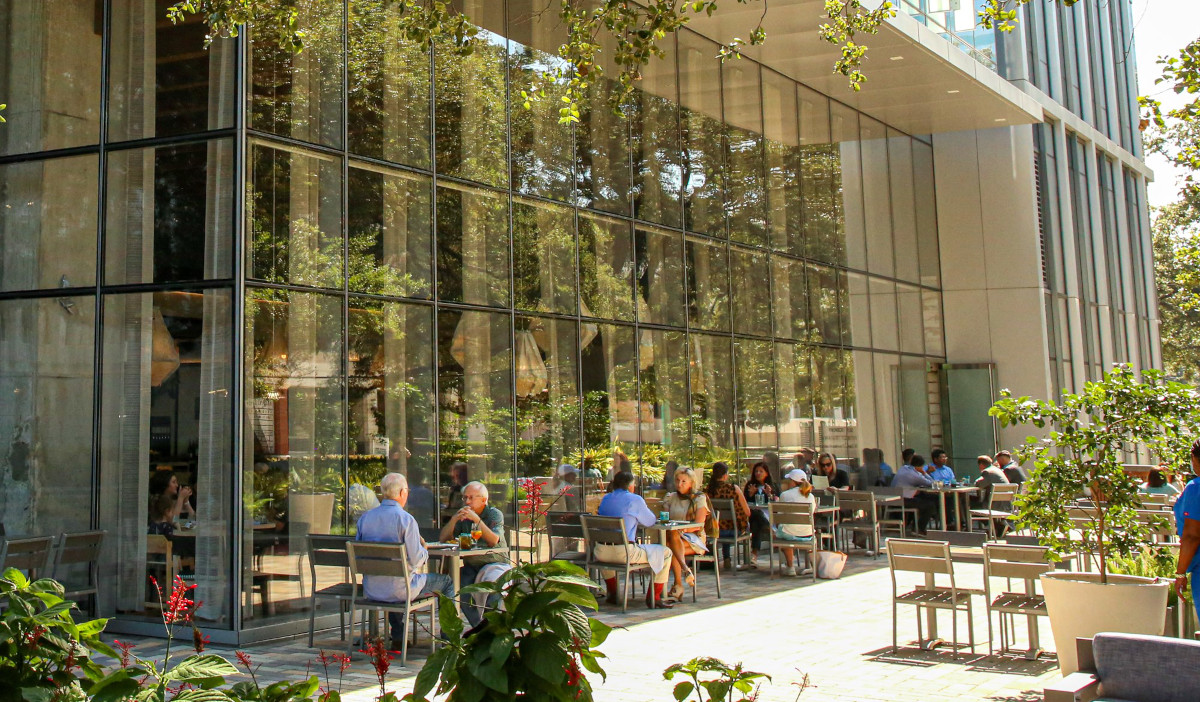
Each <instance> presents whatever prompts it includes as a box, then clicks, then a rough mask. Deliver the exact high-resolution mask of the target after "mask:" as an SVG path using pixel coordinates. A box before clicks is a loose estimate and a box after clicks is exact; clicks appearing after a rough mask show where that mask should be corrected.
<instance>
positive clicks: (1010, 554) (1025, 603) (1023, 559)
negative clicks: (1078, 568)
mask: <svg viewBox="0 0 1200 702" xmlns="http://www.w3.org/2000/svg"><path fill="white" fill-rule="evenodd" d="M1049 551H1050V549H1048V548H1046V547H1045V546H1010V545H1007V544H1005V545H1000V544H984V545H983V593H984V601H985V602H986V603H987V615H988V653H989V654H991V652H992V613H993V612H995V613H996V614H998V615H999V617H1000V652H1001V653H1004V652H1005V651H1007V650H1008V647H1009V644H1010V640H1009V638H1008V629H1006V628H1005V626H1004V618H1005V616H1006V615H1007V616H1008V618H1009V623H1010V626H1011V624H1012V620H1013V619H1015V617H1017V616H1022V615H1023V616H1027V617H1045V616H1047V615H1048V613H1047V611H1046V598H1045V597H1044V596H1043V595H1041V594H1039V593H1038V592H1037V581H1038V578H1040V577H1041V575H1042V573H1049V572H1051V571H1053V570H1054V568H1055V566H1054V564H1053V563H1051V562H1050V561H1049V560H1047V557H1046V554H1047V553H1048V552H1049ZM992 578H1004V579H1005V580H1006V581H1007V585H1006V588H1005V589H1006V591H1005V592H1001V593H1000V594H999V595H997V596H996V597H995V598H994V599H993V597H992ZM1013 580H1017V581H1018V582H1021V583H1023V590H1022V591H1021V592H1009V591H1007V590H1008V589H1010V588H1012V581H1013ZM1036 627H1037V624H1031V629H1030V631H1032V632H1036ZM1029 648H1030V653H1031V654H1033V656H1034V657H1036V655H1037V640H1036V638H1034V639H1033V640H1031V641H1030V642H1029Z"/></svg>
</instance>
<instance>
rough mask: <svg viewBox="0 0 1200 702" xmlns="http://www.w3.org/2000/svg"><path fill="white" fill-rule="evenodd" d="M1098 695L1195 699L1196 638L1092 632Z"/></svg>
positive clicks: (1152, 701) (1199, 653)
mask: <svg viewBox="0 0 1200 702" xmlns="http://www.w3.org/2000/svg"><path fill="white" fill-rule="evenodd" d="M1092 651H1093V654H1094V655H1095V658H1096V676H1097V677H1099V678H1100V694H1101V696H1103V697H1105V698H1122V699H1128V700H1135V701H1136V702H1195V701H1196V699H1197V698H1198V697H1200V641H1186V640H1184V639H1171V638H1166V637H1163V636H1145V635H1142V634H1111V633H1103V634H1096V637H1095V638H1094V639H1093V640H1092Z"/></svg>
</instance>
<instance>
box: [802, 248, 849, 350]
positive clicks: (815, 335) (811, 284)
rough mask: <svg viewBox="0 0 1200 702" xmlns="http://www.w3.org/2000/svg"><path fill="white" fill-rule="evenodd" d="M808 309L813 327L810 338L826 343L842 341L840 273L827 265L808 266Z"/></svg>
mask: <svg viewBox="0 0 1200 702" xmlns="http://www.w3.org/2000/svg"><path fill="white" fill-rule="evenodd" d="M808 305H809V307H808V309H809V315H810V317H811V319H810V321H809V324H810V325H811V327H812V331H811V333H810V335H809V336H810V338H811V340H813V341H817V342H823V343H826V344H840V343H841V342H842V331H841V318H840V314H839V307H838V273H837V271H836V270H834V269H832V268H827V267H825V266H814V265H810V266H809V267H808Z"/></svg>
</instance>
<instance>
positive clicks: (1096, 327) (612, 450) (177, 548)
mask: <svg viewBox="0 0 1200 702" xmlns="http://www.w3.org/2000/svg"><path fill="white" fill-rule="evenodd" d="M301 6H302V12H301V23H302V25H303V26H304V28H305V30H306V32H307V39H306V46H305V49H304V51H303V52H301V53H299V54H294V53H293V52H291V51H290V50H289V49H288V48H286V47H285V46H283V45H282V42H281V40H280V37H279V36H276V35H274V34H273V32H274V30H273V29H272V28H271V27H258V28H255V30H254V31H253V32H251V33H250V34H249V35H248V36H247V35H243V36H242V37H239V38H237V39H225V40H218V41H216V42H214V43H213V44H212V46H211V47H209V48H207V49H206V48H205V46H204V35H205V31H204V26H203V25H202V24H198V23H186V24H183V25H177V26H176V25H171V24H170V23H168V22H165V21H164V20H163V18H162V16H161V15H162V13H163V8H164V5H163V4H161V3H134V2H131V1H129V0H108V1H107V2H101V3H96V2H90V1H89V2H84V1H83V0H59V1H58V2H55V3H36V2H30V1H28V0H10V1H9V2H4V3H0V36H2V37H3V38H4V41H3V43H2V46H3V47H5V48H4V49H3V50H2V51H0V95H3V96H4V98H5V99H6V100H7V102H8V104H9V109H8V111H7V112H6V113H5V114H6V117H7V119H8V123H7V124H5V125H2V126H0V197H2V199H3V205H4V206H3V209H0V249H2V250H3V256H2V258H0V398H3V399H0V437H3V442H4V443H3V444H2V445H0V523H3V524H4V526H5V529H6V532H7V534H8V535H9V536H10V537H11V536H13V535H23V534H46V533H58V532H61V531H73V530H82V529H87V528H90V527H99V528H103V529H105V530H107V532H108V539H107V546H106V557H105V567H104V568H103V580H104V582H103V583H102V584H101V585H102V587H101V593H102V594H101V598H100V599H101V601H100V603H99V606H100V609H101V610H102V611H104V612H105V613H107V614H116V615H117V621H116V622H115V623H114V624H113V626H116V627H123V628H125V629H131V630H142V629H145V630H147V631H152V629H150V628H149V627H150V623H151V622H153V621H154V619H155V617H154V615H153V608H152V606H150V605H149V604H148V602H152V601H153V595H152V593H151V592H149V590H148V586H147V578H146V575H147V573H151V572H156V573H159V574H160V575H161V574H164V570H165V566H166V565H168V564H169V565H171V566H176V565H177V566H178V567H179V568H180V569H181V572H183V573H185V574H186V577H187V578H188V579H191V580H193V581H194V582H195V583H196V584H197V588H198V592H197V597H196V599H197V600H201V601H203V602H204V605H203V607H202V608H201V610H200V612H199V615H198V616H199V620H200V621H201V622H202V624H203V625H204V626H205V627H206V629H208V630H210V633H212V634H213V635H214V639H215V640H239V641H250V640H255V639H262V638H268V637H273V636H280V635H288V634H292V633H296V632H298V631H302V630H303V629H304V628H305V626H306V625H307V617H308V610H307V598H306V594H307V592H308V588H309V587H310V586H311V583H310V577H309V567H308V564H307V563H306V562H305V560H304V559H303V553H304V549H305V538H304V537H305V535H306V534H308V533H345V532H346V531H348V530H352V529H353V525H354V520H355V517H356V516H357V514H359V513H360V512H361V511H362V510H363V509H365V508H366V507H367V506H369V505H370V504H371V500H372V499H373V498H372V496H371V492H372V487H373V486H374V485H375V484H377V482H378V480H379V479H380V477H381V476H382V475H383V474H384V473H385V471H400V472H404V473H406V474H407V475H408V476H409V480H410V484H411V485H412V486H413V492H412V496H411V497H410V501H409V505H408V506H409V509H410V511H412V512H413V513H414V514H415V515H417V516H418V518H419V519H420V520H421V521H422V523H423V524H424V525H425V526H426V527H427V528H429V529H433V528H434V526H435V524H437V523H438V515H439V514H440V513H441V512H442V511H443V510H444V509H445V508H447V507H448V506H453V500H454V498H453V495H454V491H453V485H454V484H455V481H456V479H457V478H458V476H460V475H461V474H462V473H463V472H464V471H460V470H459V469H458V468H454V467H453V464H455V463H456V462H462V463H464V464H465V465H466V469H465V474H466V477H467V478H469V479H473V480H481V481H484V482H485V483H487V484H488V485H489V488H490V490H491V495H492V501H493V503H496V504H499V505H500V506H502V507H503V508H504V509H505V510H506V514H507V515H508V517H509V519H510V520H512V521H514V522H515V521H516V520H517V514H516V502H517V500H518V498H519V496H520V493H519V484H518V479H520V478H535V477H544V476H550V475H552V474H554V472H555V469H556V467H557V466H558V465H559V464H561V463H571V464H573V465H577V466H579V467H580V468H582V469H584V472H585V473H586V477H585V482H586V487H587V489H588V490H589V491H590V492H592V493H593V494H597V491H598V490H600V489H601V488H600V486H601V485H602V481H603V478H604V477H605V475H606V473H607V472H608V471H609V470H610V469H611V467H612V466H613V465H614V464H615V465H617V466H621V465H623V463H624V462H625V461H628V462H629V466H630V467H631V468H632V469H633V470H635V471H637V472H638V473H639V474H641V476H642V479H643V483H644V484H645V485H648V486H651V487H653V485H654V484H656V483H658V482H659V481H660V480H661V479H662V474H663V471H664V467H665V466H666V465H667V464H668V462H669V461H676V462H678V463H682V464H695V465H699V466H704V465H708V464H711V463H712V462H713V461H715V460H725V461H727V462H729V463H731V464H734V465H739V466H743V465H745V464H746V462H747V461H752V460H754V459H756V458H757V457H759V456H761V455H762V454H763V453H764V452H767V451H777V452H779V453H782V454H785V458H784V460H787V458H788V457H787V454H790V453H793V452H795V450H796V449H798V448H799V447H800V446H818V447H820V448H821V449H822V450H828V451H831V452H833V453H835V454H837V455H838V456H839V458H840V459H841V460H842V461H844V462H846V463H848V464H850V465H852V466H857V464H858V462H859V457H860V456H862V450H863V449H864V448H873V447H879V448H881V449H882V451H883V453H884V456H885V459H886V460H888V462H890V463H892V464H893V465H895V464H896V463H897V460H898V454H899V451H900V448H901V447H902V446H910V445H911V446H914V447H916V448H918V450H926V449H928V448H931V447H933V446H936V445H947V446H949V447H951V449H952V455H954V456H955V457H956V458H958V459H959V463H960V464H962V467H964V468H967V467H968V466H967V465H966V464H965V462H964V460H963V459H962V458H961V457H968V456H973V455H975V453H978V452H979V451H984V450H986V451H991V450H994V449H995V448H996V446H997V445H998V443H997V442H998V441H999V442H1001V443H1012V442H1013V441H1014V440H1015V438H1019V437H1008V436H1003V435H1001V436H999V437H998V436H997V434H996V429H995V427H994V426H993V425H992V424H991V422H990V420H988V419H987V417H986V414H985V410H986V407H987V406H988V405H989V404H990V402H991V400H992V398H993V396H994V394H995V391H996V388H998V387H1000V386H1006V387H1012V388H1013V389H1014V390H1015V391H1017V392H1018V393H1021V394H1030V395H1037V396H1051V395H1053V394H1054V393H1056V392H1057V391H1058V390H1060V389H1069V388H1073V387H1077V386H1078V385H1079V384H1080V383H1081V382H1082V381H1083V380H1084V379H1085V378H1088V377H1093V376H1095V375H1096V374H1098V373H1099V372H1100V370H1101V369H1102V368H1103V367H1104V366H1106V365H1108V364H1109V363H1111V362H1113V361H1123V360H1127V361H1130V362H1133V363H1134V364H1135V365H1137V366H1139V367H1150V366H1154V365H1156V364H1157V363H1158V351H1157V343H1158V342H1157V335H1156V328H1155V311H1154V296H1153V287H1152V280H1151V279H1150V276H1151V271H1152V268H1151V266H1150V258H1149V256H1150V254H1149V235H1148V231H1147V230H1148V226H1147V214H1146V208H1145V197H1144V192H1145V189H1144V181H1145V178H1146V177H1147V176H1148V172H1147V170H1146V168H1145V166H1144V164H1143V163H1142V162H1141V160H1140V151H1139V148H1140V147H1139V146H1138V141H1137V137H1138V135H1137V132H1136V130H1135V129H1134V128H1133V127H1134V125H1133V120H1134V119H1136V113H1135V107H1134V104H1133V95H1134V91H1135V87H1134V85H1133V71H1132V62H1131V59H1129V58H1128V57H1127V56H1126V55H1125V54H1124V53H1119V52H1115V51H1114V49H1113V47H1117V46H1120V47H1128V46H1129V45H1130V41H1131V36H1130V24H1129V22H1128V4H1127V3H1110V4H1109V5H1106V6H1104V7H1105V8H1110V6H1111V9H1104V10H1103V11H1102V12H1100V11H1097V10H1096V8H1088V9H1086V10H1080V9H1076V10H1075V12H1074V13H1072V12H1070V11H1067V12H1061V13H1055V12H1054V11H1053V8H1052V9H1051V11H1049V12H1048V13H1047V12H1043V11H1042V9H1041V8H1040V7H1039V8H1037V9H1036V10H1030V11H1029V13H1028V16H1027V17H1025V18H1024V19H1025V20H1026V22H1025V24H1023V25H1022V26H1023V27H1024V33H1018V34H1015V35H1012V36H1004V37H1001V38H999V39H998V38H997V37H996V35H995V34H994V33H991V32H983V31H981V30H978V29H971V28H967V27H965V25H964V23H963V18H964V16H963V15H962V11H961V10H958V11H956V10H953V9H944V8H942V9H943V11H941V12H931V10H937V9H939V8H936V7H928V6H925V7H916V6H908V5H905V9H906V10H908V12H906V13H905V14H902V15H901V16H899V17H897V18H895V20H893V21H891V22H889V23H888V24H887V25H886V26H885V27H884V28H883V29H882V30H881V32H880V34H879V35H877V36H876V37H874V38H873V40H872V42H871V46H872V54H873V56H875V57H876V58H874V59H873V60H872V61H873V63H872V64H871V65H870V66H869V75H870V83H869V84H868V86H867V88H866V89H864V90H863V91H862V92H861V93H852V92H850V91H849V90H848V89H847V88H846V85H845V80H844V78H841V77H838V76H831V75H829V74H828V73H829V71H828V67H829V65H830V64H831V62H832V60H833V56H834V52H835V51H836V49H835V47H831V46H828V45H826V44H823V43H821V42H820V41H819V40H817V39H816V38H815V32H813V31H812V27H814V26H815V25H816V24H817V23H818V15H819V14H820V11H821V7H822V4H821V3H819V2H815V1H814V0H790V1H789V2H780V3H778V4H777V3H774V2H773V3H772V5H771V13H772V15H771V18H772V22H771V26H772V27H773V30H772V32H771V36H770V38H769V40H768V42H767V44H766V45H764V46H762V47H755V48H753V49H752V50H750V51H748V52H747V57H746V58H744V59H742V60H737V61H728V62H726V63H724V64H722V63H721V62H720V61H719V60H718V59H717V58H716V54H717V48H718V46H717V44H716V43H715V42H714V40H715V39H727V38H728V37H730V36H734V35H738V34H740V35H743V36H744V35H745V33H746V32H747V31H748V28H747V27H746V25H747V23H750V24H749V25H748V26H749V27H753V22H755V21H756V18H757V16H758V14H759V13H760V12H761V9H760V8H757V7H753V6H750V7H742V6H740V5H739V6H738V7H731V8H728V11H726V10H725V9H724V8H723V9H722V11H721V12H720V13H718V14H717V15H714V16H713V17H711V18H706V19H704V20H699V21H697V22H696V23H694V25H693V27H692V29H689V30H686V31H682V32H680V33H679V34H678V36H677V37H674V38H672V39H671V40H670V41H669V42H668V43H667V57H666V58H665V59H663V60H656V61H655V62H654V63H653V64H652V65H651V66H650V67H648V68H647V70H646V72H645V75H644V77H643V79H642V80H641V81H640V82H639V85H638V87H637V89H636V90H635V92H634V95H633V96H632V97H631V98H630V99H629V100H628V101H626V102H625V103H623V104H620V105H617V106H616V110H614V108H613V106H611V105H610V100H609V97H610V96H611V95H612V94H613V93H614V87H613V85H612V84H611V83H610V82H608V81H607V80H606V79H602V80H599V81H596V82H595V83H594V84H593V85H592V86H591V91H592V95H591V99H590V101H589V103H588V104H586V105H585V106H584V107H585V109H584V111H583V114H582V119H581V121H580V123H579V124H577V125H574V126H564V125H561V124H559V123H558V110H557V107H556V105H555V104H554V101H553V100H549V101H546V102H539V103H535V104H534V105H533V106H532V108H531V109H526V108H525V107H524V106H523V105H522V103H523V98H522V97H521V90H522V89H523V88H524V86H526V85H528V83H529V81H530V80H531V78H532V76H533V72H535V71H537V70H538V69H539V68H540V67H543V66H546V65H551V64H552V63H553V62H554V61H555V60H556V58H555V57H554V56H553V53H552V52H553V50H554V47H556V46H557V44H558V43H559V42H560V41H561V39H562V37H563V30H562V28H561V27H559V26H555V24H554V23H553V21H552V20H550V19H548V17H547V16H546V15H544V14H540V13H538V7H539V6H538V5H536V4H535V3H532V2H531V0H506V2H501V1H500V0H466V2H465V5H464V7H465V9H466V10H467V12H468V13H469V14H470V15H471V16H472V17H473V18H475V20H476V21H477V22H478V23H479V24H480V27H481V29H482V30H483V31H482V32H481V37H482V40H481V42H480V43H479V45H478V47H477V48H476V49H475V51H474V52H472V53H469V54H463V53H462V52H458V51H456V50H455V49H454V48H453V47H451V46H437V47H435V48H434V50H433V51H432V52H426V51H422V50H419V49H416V48H413V47H412V46H409V45H407V44H405V43H403V42H402V41H400V40H398V39H397V36H398V34H397V33H396V32H395V31H394V28H395V23H396V16H395V15H394V12H395V7H394V5H393V4H391V3H386V2H383V1H382V0H310V1H308V2H304V3H301ZM966 17H969V15H967V16H966ZM535 18H536V19H535ZM956 23H957V25H958V26H957V27H955V24H956ZM947 27H949V28H947ZM1067 27H1071V28H1073V29H1070V30H1069V31H1068V29H1066V28H1067ZM1063 39H1069V41H1060V40H1063ZM1062 47H1069V49H1068V48H1062ZM1089 52H1090V53H1089ZM997 65H998V66H999V71H1000V73H999V74H997V73H996V70H995V67H996V66H997ZM1089 70H1091V71H1094V73H1095V75H1092V74H1087V75H1084V74H1085V73H1086V72H1087V71H1089ZM1001 75H1002V76H1004V79H1002V78H1001V77H1000V76H1001ZM1005 79H1007V80H1005ZM617 112H619V113H620V114H617ZM1043 262H1044V263H1043ZM165 472H171V473H173V474H174V475H175V476H176V478H177V481H178V482H180V483H183V484H185V485H187V486H189V487H191V488H193V489H194V497H193V499H192V501H193V502H194V503H195V512H196V514H195V515H194V517H188V518H186V519H184V520H181V521H182V522H186V524H182V523H181V524H180V525H179V526H178V528H177V530H176V531H175V533H174V534H172V535H171V538H170V539H169V543H170V546H171V553H170V556H169V557H168V556H165V555H164V554H163V553H161V550H163V547H164V546H163V544H164V540H163V539H160V538H158V536H157V535H152V534H148V533H147V531H148V524H149V523H151V522H155V521H158V520H161V518H162V517H161V515H160V514H159V512H160V511H161V508H162V500H161V499H159V498H158V497H157V495H156V493H157V492H158V491H159V489H161V487H162V486H161V484H160V482H161V477H156V476H160V475H161V474H162V473H165ZM335 577H340V572H339V573H328V574H327V573H324V571H319V572H318V578H335ZM148 614H149V615H150V616H147V615H148Z"/></svg>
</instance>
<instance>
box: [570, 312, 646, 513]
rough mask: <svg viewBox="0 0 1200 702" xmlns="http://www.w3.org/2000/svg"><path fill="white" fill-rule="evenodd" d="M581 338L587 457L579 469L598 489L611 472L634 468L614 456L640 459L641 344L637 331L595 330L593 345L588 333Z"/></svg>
mask: <svg viewBox="0 0 1200 702" xmlns="http://www.w3.org/2000/svg"><path fill="white" fill-rule="evenodd" d="M585 329H586V327H585ZM581 334H583V337H582V338H581V339H580V344H581V347H582V348H581V349H580V359H581V360H580V371H581V374H580V377H581V381H582V386H581V387H582V390H583V447H584V450H585V451H586V452H587V454H586V456H585V457H584V458H583V459H582V460H581V461H580V463H581V464H583V465H581V466H580V467H581V468H582V469H583V470H584V472H585V473H587V474H589V477H590V478H593V479H599V480H596V482H594V483H593V487H596V486H601V485H602V482H601V480H602V479H603V478H604V477H605V476H606V475H607V472H608V471H609V470H610V469H612V470H619V469H621V468H627V469H632V468H633V466H632V464H629V465H622V463H623V462H622V461H621V460H620V457H619V456H616V452H618V451H619V452H620V453H621V454H622V455H624V456H626V457H630V456H632V457H635V458H636V456H637V442H638V423H637V392H638V389H637V375H638V355H637V354H638V349H637V346H638V344H637V341H636V337H635V336H634V329H633V327H626V326H617V325H615V324H597V325H596V335H595V336H594V337H592V339H591V341H588V336H591V335H590V333H588V332H587V331H581ZM593 471H594V472H593ZM600 489H601V491H603V487H601V488H600ZM592 502H594V503H596V504H599V497H598V496H597V497H594V498H589V505H590V504H591V503H592ZM589 508H590V509H594V506H591V507H589Z"/></svg>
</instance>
